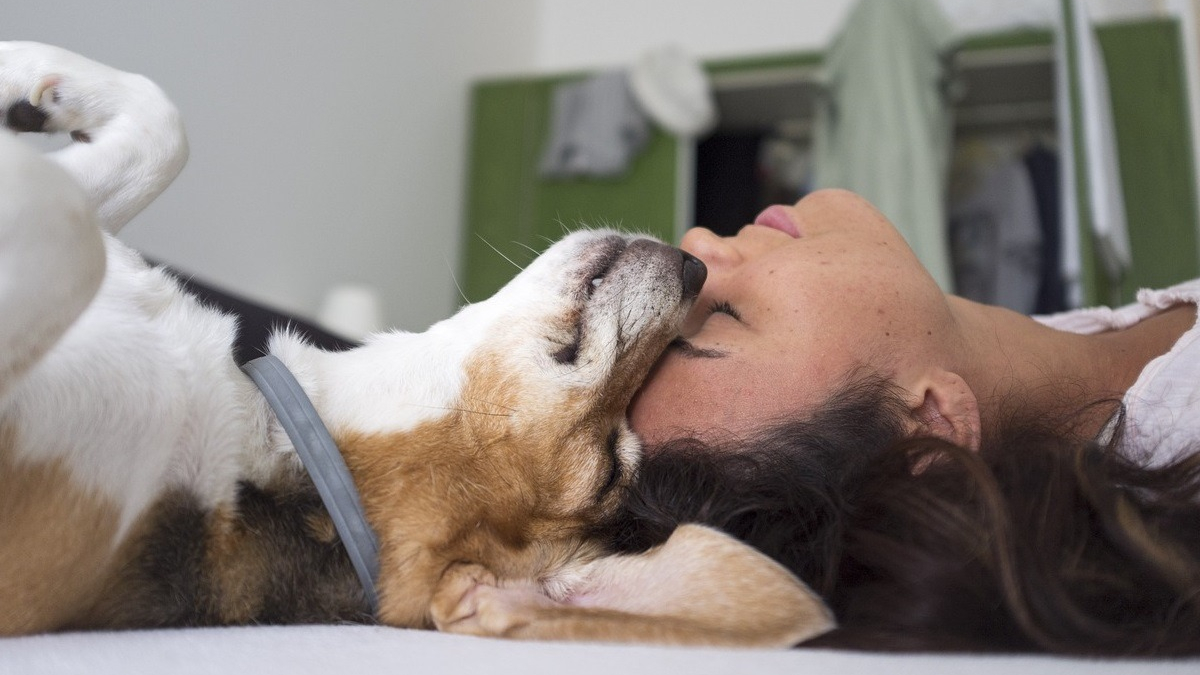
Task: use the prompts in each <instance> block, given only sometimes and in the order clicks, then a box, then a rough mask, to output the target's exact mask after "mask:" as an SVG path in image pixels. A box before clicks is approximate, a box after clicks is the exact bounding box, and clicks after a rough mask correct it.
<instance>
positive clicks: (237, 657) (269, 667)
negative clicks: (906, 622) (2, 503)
mask: <svg viewBox="0 0 1200 675" xmlns="http://www.w3.org/2000/svg"><path fill="white" fill-rule="evenodd" d="M643 672H645V673H650V672H653V673H686V674H687V675H705V674H707V673H713V674H716V673H730V674H741V673H746V674H748V675H769V674H771V673H822V674H824V673H829V674H831V675H833V674H836V675H855V674H858V673H861V674H863V675H883V674H888V675H892V674H898V675H905V674H907V673H911V674H912V675H937V674H938V673H955V674H959V673H972V675H975V674H978V675H989V674H992V673H996V674H999V673H1006V674H1008V673H1016V674H1019V675H1041V674H1048V675H1052V674H1070V675H1092V674H1095V675H1099V674H1102V673H1139V674H1142V675H1158V674H1166V673H1180V674H1183V673H1187V674H1188V675H1196V674H1197V673H1200V658H1193V659H1183V660H1156V661H1148V660H1094V659H1077V658H1061V657H1049V656H1007V655H1006V656H994V655H987V656H975V655H940V654H939V655H924V654H917V655H913V654H905V655H892V654H873V653H863V652H846V651H837V650H816V649H812V650H803V649H801V650H791V651H772V650H758V649H713V648H682V647H647V646H640V645H608V644H582V643H558V642H517V641H509V640H498V639H491V638H474V637H466V636H459V635H447V634H443V633H435V632H430V631H419V630H402V629H396V628H386V627H379V626H256V627H238V628H196V629H167V630H145V631H142V630H139V631H126V632H119V633H105V632H96V633H64V634H56V635H38V636H32V637H19V638H4V639H0V675H10V674H11V675H40V674H42V673H56V674H57V673H81V674H82V673H86V674H87V675H105V674H107V673H114V674H116V673H120V674H121V675H134V674H139V673H155V674H156V675H157V674H160V673H161V674H168V673H169V674H174V675H193V674H194V675H200V674H208V673H230V674H235V673H236V674H238V675H241V674H242V673H254V674H255V675H268V674H271V673H287V674H288V675H304V674H306V673H364V674H365V673H472V674H476V673H488V674H494V675H505V674H509V673H511V674H513V675H517V674H521V675H528V674H531V673H562V674H563V675H590V674H593V673H594V674H595V675H624V674H627V673H643Z"/></svg>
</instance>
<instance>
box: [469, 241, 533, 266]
mask: <svg viewBox="0 0 1200 675" xmlns="http://www.w3.org/2000/svg"><path fill="white" fill-rule="evenodd" d="M475 236H477V237H479V240H480V241H482V242H483V243H485V244H487V245H488V248H490V249H492V250H493V251H495V252H496V255H498V256H500V257H501V258H504V259H505V260H507V261H508V262H509V263H510V264H512V266H513V267H515V268H517V269H518V270H521V271H522V272H524V271H525V268H524V267H521V266H520V265H518V264H517V263H515V262H513V259H512V258H510V257H508V256H506V255H504V254H503V253H501V252H500V249H498V248H496V247H495V246H493V245H492V242H490V241H488V240H487V238H486V237H484V236H483V235H482V234H478V233H477V234H476V235H475Z"/></svg>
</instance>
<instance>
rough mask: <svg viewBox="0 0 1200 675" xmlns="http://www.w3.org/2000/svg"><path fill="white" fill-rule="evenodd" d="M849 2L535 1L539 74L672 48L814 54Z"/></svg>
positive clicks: (698, 52) (702, 54)
mask: <svg viewBox="0 0 1200 675" xmlns="http://www.w3.org/2000/svg"><path fill="white" fill-rule="evenodd" d="M853 5H854V0H604V1H603V2H597V1H596V0H541V2H540V6H541V13H540V22H541V23H540V26H539V30H538V49H537V64H538V66H539V67H540V68H541V69H543V70H551V71H555V70H570V69H574V68H580V67H593V66H595V67H600V66H619V65H623V64H627V63H630V62H631V61H633V59H634V58H636V57H637V56H638V55H639V54H641V53H642V52H644V51H645V50H647V49H650V48H653V47H658V46H661V45H663V44H668V43H670V44H675V45H678V46H679V47H682V48H683V49H685V50H686V51H688V52H689V53H691V54H692V55H694V56H696V57H699V58H703V59H712V58H721V57H729V56H754V55H759V54H774V53H778V52H789V51H802V50H810V49H820V48H822V47H824V46H825V45H826V44H827V43H828V41H829V40H830V39H832V38H833V36H834V34H835V33H836V31H837V29H838V27H839V26H841V24H842V20H843V19H844V18H845V16H846V13H847V12H848V11H849V10H850V8H851V7H853Z"/></svg>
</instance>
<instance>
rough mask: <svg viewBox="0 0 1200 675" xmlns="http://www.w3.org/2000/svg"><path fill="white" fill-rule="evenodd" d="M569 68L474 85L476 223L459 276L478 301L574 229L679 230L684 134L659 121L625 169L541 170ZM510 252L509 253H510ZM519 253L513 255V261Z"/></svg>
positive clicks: (471, 196) (471, 206)
mask: <svg viewBox="0 0 1200 675" xmlns="http://www.w3.org/2000/svg"><path fill="white" fill-rule="evenodd" d="M568 79H569V78H566V77H543V78H527V79H517V80H502V81H489V82H484V83H480V84H477V85H476V86H475V87H474V89H473V91H472V108H471V132H470V133H471V136H470V147H469V152H470V155H469V159H468V189H467V205H466V231H465V233H464V237H463V259H462V267H461V269H460V274H459V279H460V284H461V286H462V291H463V294H464V295H465V296H466V298H467V299H468V300H469V301H471V302H475V301H478V300H482V299H484V298H486V297H488V296H489V295H491V294H492V293H494V292H495V291H496V290H498V289H499V288H500V287H501V286H503V285H504V283H505V282H507V281H508V280H509V279H511V278H512V277H513V275H514V274H515V273H516V266H515V265H517V264H519V265H522V266H524V264H525V263H526V262H528V261H529V260H531V259H532V258H533V256H534V252H535V251H537V252H540V251H542V250H544V249H545V248H546V246H547V245H548V244H549V243H550V242H551V241H554V240H556V239H558V238H560V237H561V236H562V235H563V234H565V233H566V232H567V231H570V230H575V229H579V228H582V227H613V228H619V229H623V230H627V231H632V232H644V233H648V234H652V235H655V236H657V237H659V238H661V239H664V240H668V241H669V240H671V239H673V238H674V232H675V217H676V213H675V189H676V188H675V176H676V171H677V168H676V164H677V160H676V151H677V144H676V141H675V139H674V138H672V137H671V136H668V135H666V134H664V133H662V132H660V131H655V132H654V133H653V135H652V137H651V139H650V141H649V143H647V145H646V147H645V149H644V150H643V151H642V152H641V154H640V155H639V156H638V157H637V158H636V159H635V160H634V162H633V164H632V165H631V167H630V169H629V170H628V171H627V172H626V173H624V174H623V175H621V176H620V177H616V178H602V179H600V178H574V179H544V178H542V177H541V176H540V175H539V174H538V160H539V159H540V156H541V152H542V147H543V144H544V143H545V141H546V135H547V134H548V133H549V129H550V121H551V107H550V104H551V100H552V97H553V91H554V87H555V86H556V85H558V84H560V83H562V82H564V81H567V80H568ZM506 258H507V259H506ZM510 260H511V262H510Z"/></svg>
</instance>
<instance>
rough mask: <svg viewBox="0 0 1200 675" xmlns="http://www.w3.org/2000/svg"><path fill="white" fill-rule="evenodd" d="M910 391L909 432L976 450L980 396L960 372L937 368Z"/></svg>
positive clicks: (979, 433)
mask: <svg viewBox="0 0 1200 675" xmlns="http://www.w3.org/2000/svg"><path fill="white" fill-rule="evenodd" d="M909 391H910V392H911V394H912V397H913V398H912V405H911V406H910V414H911V420H912V428H911V430H910V431H911V433H913V434H914V435H918V436H931V437H933V438H940V439H942V440H944V441H947V442H950V443H953V444H954V445H957V446H958V447H960V448H966V449H968V450H972V451H977V450H979V443H980V437H981V431H980V422H979V400H978V399H976V398H975V392H974V391H972V390H971V387H970V385H968V384H967V382H966V380H964V379H963V378H962V376H960V375H959V374H958V373H952V372H950V371H948V370H942V369H941V368H936V369H934V370H933V371H931V372H929V373H927V374H926V375H925V376H924V377H922V378H921V380H920V381H919V382H918V383H917V386H916V387H914V388H913V389H910V390H909Z"/></svg>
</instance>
